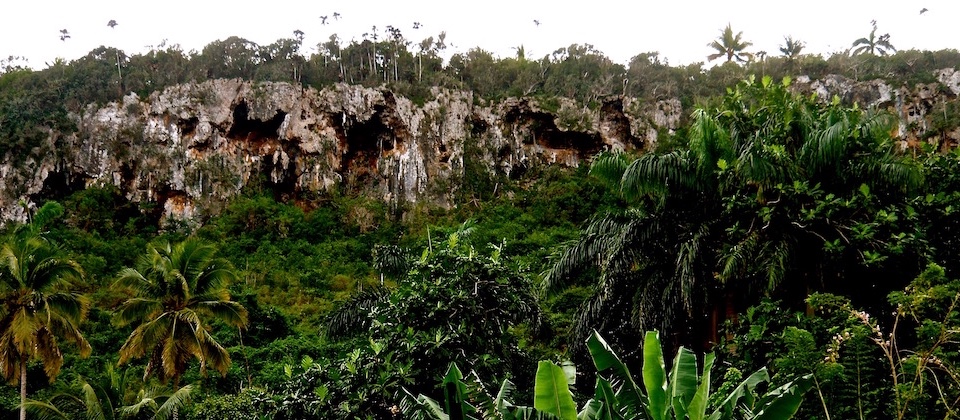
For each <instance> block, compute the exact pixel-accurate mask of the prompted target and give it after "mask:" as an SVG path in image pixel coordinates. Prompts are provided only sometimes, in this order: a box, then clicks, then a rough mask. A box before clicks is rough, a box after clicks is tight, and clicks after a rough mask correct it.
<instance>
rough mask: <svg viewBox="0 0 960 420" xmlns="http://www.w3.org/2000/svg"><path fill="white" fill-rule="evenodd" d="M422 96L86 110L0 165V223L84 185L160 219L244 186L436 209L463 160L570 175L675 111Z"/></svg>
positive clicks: (199, 208) (235, 94) (334, 94)
mask: <svg viewBox="0 0 960 420" xmlns="http://www.w3.org/2000/svg"><path fill="white" fill-rule="evenodd" d="M432 96H433V98H432V99H431V100H429V101H428V102H426V103H425V104H423V105H422V106H418V105H416V104H414V103H413V102H412V101H410V100H409V99H407V98H404V97H401V96H398V95H395V94H394V93H393V92H392V91H390V90H388V89H385V88H379V89H371V88H364V87H360V86H351V85H346V84H338V85H335V86H333V87H330V88H326V89H323V90H320V91H317V90H315V89H310V88H301V87H298V86H294V85H291V84H287V83H269V82H268V83H254V82H245V81H241V80H210V81H206V82H202V83H191V84H183V85H177V86H172V87H169V88H167V89H165V90H163V91H162V92H155V93H153V94H152V95H150V96H149V97H148V98H146V99H145V100H141V99H140V98H138V97H137V96H136V95H135V94H130V95H129V96H126V97H124V98H123V100H122V101H120V102H115V103H109V104H106V105H104V106H99V107H98V106H95V105H90V106H88V107H86V108H85V109H84V110H83V112H82V113H80V114H79V115H73V118H74V119H75V121H76V125H77V130H76V132H73V133H51V135H50V139H49V141H48V144H46V145H45V146H44V150H41V151H39V153H35V155H36V156H39V157H31V158H28V159H26V160H24V158H23V157H11V156H7V157H6V159H5V160H4V161H3V165H0V175H3V177H4V179H5V180H7V181H8V182H5V183H4V185H3V186H2V187H0V209H2V214H0V220H2V221H11V220H15V221H23V220H25V219H26V217H25V215H26V209H27V208H31V207H32V206H35V205H36V204H35V202H36V201H39V200H40V199H42V198H45V197H50V196H64V195H66V194H69V193H70V192H72V191H76V190H79V189H82V188H87V187H90V186H94V185H114V186H116V187H118V188H119V189H120V191H121V192H122V193H123V194H124V195H125V196H126V198H127V199H129V200H131V201H133V202H140V203H146V202H153V203H156V204H157V206H158V207H159V208H162V209H163V210H162V213H163V214H162V217H163V218H164V219H165V220H168V221H169V220H173V219H183V220H193V219H195V218H196V217H198V216H201V215H202V214H203V213H204V212H205V211H213V209H216V208H218V205H219V204H222V203H223V202H225V201H226V200H228V199H230V198H231V197H234V196H236V195H237V194H238V193H239V192H240V191H241V189H243V188H244V187H245V186H247V185H249V184H251V183H253V182H257V183H260V184H261V185H262V186H263V187H265V188H269V189H272V190H273V191H274V192H275V193H276V194H277V196H278V197H279V198H281V199H286V200H295V199H296V198H297V197H300V196H302V195H304V194H306V193H316V192H324V191H331V190H333V189H338V188H344V189H346V190H347V191H351V192H356V193H362V194H367V195H369V196H372V197H376V198H378V199H382V200H384V201H385V202H389V203H395V204H400V203H413V202H418V201H427V202H430V203H432V204H436V205H441V206H448V207H449V206H454V205H455V203H454V197H455V193H456V191H457V189H458V185H460V180H461V179H462V177H463V175H464V159H465V157H466V158H467V159H480V160H482V167H485V168H489V171H491V172H498V173H500V174H502V175H506V176H509V177H512V178H519V177H522V175H523V173H524V172H526V171H527V170H528V169H530V168H532V167H535V166H537V165H546V164H559V165H564V166H570V167H574V166H577V165H579V164H581V163H582V162H584V161H585V160H586V159H589V158H590V157H591V156H593V155H594V154H596V153H597V152H599V151H601V150H626V149H635V148H638V147H642V146H643V145H644V144H650V143H653V142H655V141H656V138H655V136H656V134H657V132H658V131H659V130H664V131H669V130H673V129H675V128H676V126H677V124H678V122H679V120H680V112H681V110H680V106H679V102H676V103H672V102H671V101H667V102H669V103H667V104H666V105H664V104H652V105H651V106H643V105H642V104H639V103H636V101H631V100H629V99H627V100H624V99H621V98H610V99H609V100H607V101H606V102H604V104H603V106H602V107H601V108H600V110H591V109H589V108H587V107H582V106H579V105H577V104H576V103H574V102H573V101H570V100H561V102H562V103H561V106H560V107H559V109H558V110H555V111H554V112H548V111H545V110H543V109H542V107H541V106H540V105H539V104H538V103H537V102H536V101H534V100H531V99H508V100H506V101H503V102H501V103H496V104H485V103H483V101H480V100H477V99H475V98H474V97H473V94H472V93H471V92H463V91H453V90H445V89H439V88H434V89H433V90H432ZM632 133H638V134H632ZM467 148H469V150H470V152H469V154H468V153H467V152H465V149H467ZM18 160H19V162H17V161H18Z"/></svg>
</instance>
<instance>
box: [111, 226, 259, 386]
mask: <svg viewBox="0 0 960 420" xmlns="http://www.w3.org/2000/svg"><path fill="white" fill-rule="evenodd" d="M215 254H216V249H215V248H214V247H213V246H212V245H208V244H205V243H203V242H202V241H200V240H198V239H196V238H189V239H187V240H184V241H183V242H180V243H178V244H176V245H171V244H170V243H163V244H160V245H150V246H148V247H147V253H146V255H144V256H143V257H142V258H141V259H140V261H139V263H138V266H137V268H135V269H134V268H126V269H124V270H122V271H121V272H120V274H119V278H118V279H117V280H116V283H115V284H116V285H117V286H120V287H124V288H128V289H130V290H132V291H133V294H134V296H133V297H132V298H130V299H128V300H127V301H126V302H124V303H123V304H122V305H121V306H120V308H119V309H118V310H117V312H116V315H115V317H116V318H115V320H116V323H117V324H118V325H120V326H124V325H129V324H136V325H137V326H136V328H135V329H134V330H133V333H131V334H130V337H129V338H127V341H126V342H125V343H123V346H122V347H121V348H120V360H119V363H120V364H123V363H126V362H128V361H130V360H131V359H134V358H139V357H143V356H146V357H147V366H146V371H145V372H144V377H147V376H151V375H155V376H156V377H157V378H159V379H160V380H161V381H162V382H166V381H167V380H172V381H173V387H174V391H175V392H176V390H178V389H179V384H180V377H181V376H182V375H183V373H184V372H185V371H186V370H187V365H188V363H189V362H190V360H191V359H197V361H199V362H200V373H201V374H206V371H207V369H208V368H213V369H214V370H216V371H218V372H220V374H222V375H225V374H226V372H227V368H228V367H229V366H230V355H229V354H228V353H227V350H226V349H225V348H224V347H223V346H222V345H220V343H218V342H217V341H216V340H215V339H214V338H213V336H212V335H211V334H210V331H209V328H210V327H209V322H210V321H212V320H213V319H219V320H220V321H222V322H224V323H225V324H227V325H230V326H233V327H237V328H239V327H243V326H245V325H246V323H247V311H246V309H244V307H243V306H242V305H240V304H239V303H237V302H233V301H231V300H230V295H229V294H228V293H227V289H226V287H227V283H228V282H230V281H232V280H234V279H235V278H236V274H235V273H234V270H233V267H232V266H231V265H230V264H229V262H227V261H226V260H224V259H222V258H217V257H216V255H215Z"/></svg>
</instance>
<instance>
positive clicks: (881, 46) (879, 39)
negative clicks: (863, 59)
mask: <svg viewBox="0 0 960 420" xmlns="http://www.w3.org/2000/svg"><path fill="white" fill-rule="evenodd" d="M870 24H871V25H873V30H871V31H870V35H869V36H867V37H865V38H860V39H858V40H856V41H853V51H851V52H850V54H852V55H863V54H868V55H887V54H889V53H890V52H891V51H893V52H896V51H897V49H896V48H894V47H893V44H891V43H890V34H883V35H880V36H877V21H875V20H874V21H871V22H870Z"/></svg>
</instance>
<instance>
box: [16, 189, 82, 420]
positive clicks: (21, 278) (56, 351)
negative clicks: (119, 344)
mask: <svg viewBox="0 0 960 420" xmlns="http://www.w3.org/2000/svg"><path fill="white" fill-rule="evenodd" d="M46 207H47V206H45V208H46ZM61 209H62V207H61ZM43 211H44V209H41V213H42V212H43ZM38 214H39V213H38ZM38 226H39V225H37V224H32V225H28V226H26V227H25V228H22V229H20V230H19V231H18V232H16V233H15V234H14V236H13V238H11V239H9V240H8V241H7V242H6V243H5V244H4V245H3V248H2V249H0V301H2V304H0V371H2V372H3V377H4V379H6V380H7V381H8V382H10V383H16V382H17V381H19V382H20V402H21V405H20V418H21V419H25V418H26V411H25V408H24V407H25V406H24V403H25V402H26V400H27V363H28V362H29V361H30V360H39V361H40V362H41V363H42V364H43V368H44V372H45V373H46V374H47V377H48V378H49V379H50V381H51V382H52V381H53V380H54V379H56V377H57V374H58V373H59V372H60V367H61V366H62V365H63V353H62V352H61V350H60V340H61V339H64V340H67V341H71V342H73V343H75V344H76V345H77V347H79V349H80V354H81V356H83V357H86V356H87V355H89V354H90V344H89V343H87V340H86V339H84V338H83V336H82V335H81V334H80V329H79V327H78V326H79V324H80V322H81V321H82V320H83V319H84V318H85V317H86V314H87V310H88V308H89V302H88V301H87V300H86V299H85V298H84V297H82V296H80V295H78V294H75V293H71V292H69V291H66V290H67V287H68V286H69V285H70V280H72V279H79V278H82V277H83V271H82V269H81V268H80V266H79V265H78V264H77V263H76V262H74V261H71V260H69V259H66V258H63V257H62V256H61V255H60V252H59V250H58V249H57V248H56V247H55V246H53V244H51V243H50V242H48V241H47V240H46V239H45V238H44V237H43V236H42V235H40V234H39V233H38V232H37V230H39V229H38Z"/></svg>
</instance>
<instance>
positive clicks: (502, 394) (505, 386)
mask: <svg viewBox="0 0 960 420" xmlns="http://www.w3.org/2000/svg"><path fill="white" fill-rule="evenodd" d="M515 389H516V386H514V385H513V382H510V380H509V379H504V380H503V383H502V384H501V385H500V391H499V392H497V399H496V400H494V403H495V404H496V407H497V411H498V412H500V413H501V414H503V413H504V412H505V411H506V409H507V408H509V407H510V406H511V405H512V404H511V403H510V401H509V399H510V398H511V396H512V395H513V391H514V390H515Z"/></svg>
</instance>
